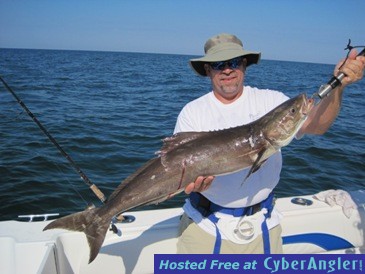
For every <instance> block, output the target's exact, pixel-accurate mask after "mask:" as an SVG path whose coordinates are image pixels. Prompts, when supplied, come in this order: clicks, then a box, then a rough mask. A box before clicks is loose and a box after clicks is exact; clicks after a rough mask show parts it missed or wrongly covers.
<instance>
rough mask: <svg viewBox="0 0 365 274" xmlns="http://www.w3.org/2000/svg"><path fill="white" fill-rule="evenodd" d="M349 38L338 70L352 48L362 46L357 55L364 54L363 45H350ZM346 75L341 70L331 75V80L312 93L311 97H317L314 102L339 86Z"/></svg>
mask: <svg viewBox="0 0 365 274" xmlns="http://www.w3.org/2000/svg"><path fill="white" fill-rule="evenodd" d="M350 44H351V40H350V39H349V42H348V44H347V46H346V48H345V50H348V53H347V56H346V59H345V61H343V63H342V65H341V66H340V67H339V70H340V69H341V68H342V66H343V65H344V64H345V63H346V61H347V59H348V56H349V54H350V51H351V50H352V49H354V48H364V49H363V50H362V51H361V52H360V53H359V54H358V55H357V56H365V46H354V47H353V46H351V45H350ZM345 77H346V74H345V73H343V72H340V73H339V74H338V75H337V76H333V77H332V78H331V80H329V81H328V82H327V84H325V85H322V86H320V88H319V90H318V91H317V92H316V93H314V94H313V95H312V98H313V99H319V100H318V102H316V104H318V103H319V102H320V101H321V100H322V99H323V98H325V97H327V96H328V95H329V94H330V93H331V91H332V90H334V89H335V88H337V87H339V86H341V84H342V80H343V78H345Z"/></svg>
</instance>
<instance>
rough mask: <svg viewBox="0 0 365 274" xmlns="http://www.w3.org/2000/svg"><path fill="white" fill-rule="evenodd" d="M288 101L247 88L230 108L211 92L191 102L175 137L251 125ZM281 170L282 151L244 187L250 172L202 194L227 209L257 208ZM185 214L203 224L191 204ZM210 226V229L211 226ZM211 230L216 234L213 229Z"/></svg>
mask: <svg viewBox="0 0 365 274" xmlns="http://www.w3.org/2000/svg"><path fill="white" fill-rule="evenodd" d="M288 99H289V98H288V97H287V96H286V95H284V94H283V93H281V92H278V91H274V90H266V89H265V90H262V89H258V88H254V87H250V86H245V87H244V90H243V93H242V95H241V96H240V98H238V99H237V100H236V101H234V102H233V103H231V104H223V103H222V102H220V101H219V100H218V99H217V98H216V97H215V95H214V93H213V92H210V93H207V94H205V95H203V96H202V97H200V98H198V99H196V100H194V101H191V102H190V103H188V104H187V105H186V106H185V107H184V108H183V109H182V111H181V112H180V114H179V116H178V119H177V123H176V126H175V131H174V133H178V132H186V131H212V130H220V129H225V128H230V127H236V126H240V125H244V124H248V123H250V122H253V121H255V120H257V119H258V118H260V117H262V116H263V115H265V114H266V113H268V112H269V111H270V110H272V109H274V108H275V107H277V106H278V105H280V104H281V103H283V102H284V101H286V100H288ZM281 167H282V156H281V152H280V151H279V152H277V153H275V154H274V155H272V156H271V157H270V158H269V159H268V160H267V161H266V162H265V163H264V164H263V165H262V166H261V167H260V169H258V170H257V171H256V172H255V173H253V174H251V175H250V176H249V177H248V178H247V179H246V181H245V182H244V183H243V180H244V178H245V177H246V175H247V173H248V171H249V170H250V168H246V169H243V170H241V171H239V172H236V173H232V174H227V175H222V176H216V177H215V179H214V181H213V183H212V185H211V186H210V188H209V189H208V190H206V191H204V192H202V193H201V194H202V195H204V196H205V197H207V198H208V199H209V200H210V201H212V202H213V203H216V204H218V205H221V206H224V207H234V208H237V207H246V206H250V205H254V204H257V203H259V202H261V201H263V200H264V199H266V198H267V197H268V195H269V194H270V193H271V192H272V190H273V189H274V188H275V186H276V185H277V184H278V182H279V178H280V171H281ZM242 183H243V184H242ZM184 210H185V212H186V213H187V214H188V215H189V216H190V217H191V218H192V219H193V220H194V221H195V222H196V223H198V224H200V223H201V221H202V218H201V216H200V217H199V215H200V214H199V213H198V211H197V210H195V208H194V207H192V206H191V204H190V203H189V201H187V203H186V204H185V206H184ZM203 226H204V225H203ZM209 226H210V227H211V224H209ZM212 229H213V230H214V227H212ZM212 234H214V231H213V233H212Z"/></svg>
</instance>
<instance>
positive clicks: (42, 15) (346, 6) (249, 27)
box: [0, 0, 365, 64]
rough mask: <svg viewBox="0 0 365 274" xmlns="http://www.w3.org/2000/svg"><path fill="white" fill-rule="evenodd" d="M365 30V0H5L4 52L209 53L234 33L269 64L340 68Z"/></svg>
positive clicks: (1, 19) (0, 22)
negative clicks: (212, 43)
mask: <svg viewBox="0 0 365 274" xmlns="http://www.w3.org/2000/svg"><path fill="white" fill-rule="evenodd" d="M364 26H365V1H364V0H241V1H238V0H235V1H234V0H220V1H216V0H200V1H198V0H180V1H178V0H175V1H172V0H171V1H168V0H124V1H123V0H119V1H116V0H109V1H105V0H104V1H102V0H100V1H97V0H48V1H46V0H0V48H37V49H71V50H101V51H131V52H152V53H174V54H193V55H202V54H203V45H204V43H205V41H206V40H207V39H208V38H209V37H211V36H212V35H215V34H218V33H222V32H228V33H233V34H236V35H237V36H238V37H239V38H241V40H242V41H243V43H244V47H245V48H246V49H249V50H256V51H261V52H262V58H263V59H272V60H289V61H305V62H315V63H330V64H333V63H336V62H337V61H338V60H339V59H340V57H342V56H344V55H345V51H343V48H344V47H345V46H346V44H347V41H348V39H349V38H351V39H352V43H353V44H354V45H355V44H359V45H364V44H365V32H364V30H363V27H364Z"/></svg>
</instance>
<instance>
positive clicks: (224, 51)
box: [189, 33, 261, 76]
mask: <svg viewBox="0 0 365 274" xmlns="http://www.w3.org/2000/svg"><path fill="white" fill-rule="evenodd" d="M204 52H205V55H204V56H203V57H201V58H196V59H191V60H190V62H189V63H190V66H191V67H192V69H193V70H194V71H195V72H196V73H197V74H199V75H201V76H207V74H206V72H205V69H204V64H206V63H208V62H218V61H226V60H230V59H233V58H236V57H239V56H245V58H246V59H247V66H249V65H252V64H257V63H258V62H259V60H260V57H261V53H260V52H253V51H247V50H244V49H243V44H242V41H241V40H240V39H238V38H237V37H236V36H235V35H232V34H227V33H222V34H218V35H216V36H213V37H212V38H209V39H208V41H207V42H206V43H205V45H204Z"/></svg>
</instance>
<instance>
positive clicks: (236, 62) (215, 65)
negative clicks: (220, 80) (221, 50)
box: [208, 57, 243, 70]
mask: <svg viewBox="0 0 365 274" xmlns="http://www.w3.org/2000/svg"><path fill="white" fill-rule="evenodd" d="M242 63H243V59H242V57H237V58H233V59H231V60H227V61H219V62H212V63H208V64H209V66H210V67H211V68H212V69H214V70H223V69H224V68H225V67H226V66H228V67H230V68H231V69H236V68H238V67H239V66H240V65H242Z"/></svg>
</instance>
